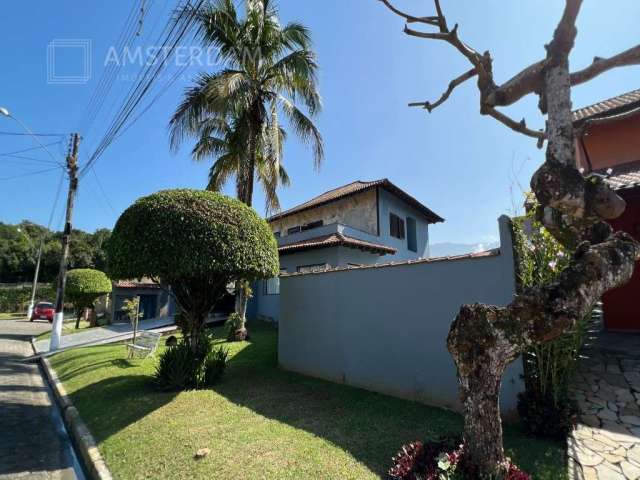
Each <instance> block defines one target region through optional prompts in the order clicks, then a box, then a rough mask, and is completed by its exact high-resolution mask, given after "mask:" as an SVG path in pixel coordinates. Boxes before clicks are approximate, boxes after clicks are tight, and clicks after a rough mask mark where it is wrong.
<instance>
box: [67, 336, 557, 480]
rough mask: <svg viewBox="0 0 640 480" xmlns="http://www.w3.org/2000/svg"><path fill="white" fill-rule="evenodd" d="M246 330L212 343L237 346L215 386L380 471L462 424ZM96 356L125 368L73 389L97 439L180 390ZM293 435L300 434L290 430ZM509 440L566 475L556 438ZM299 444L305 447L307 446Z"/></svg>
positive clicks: (548, 473) (528, 457) (101, 364)
mask: <svg viewBox="0 0 640 480" xmlns="http://www.w3.org/2000/svg"><path fill="white" fill-rule="evenodd" d="M250 331H251V333H252V338H251V342H250V343H247V344H225V343H224V342H222V341H218V342H217V343H218V344H222V345H224V346H225V347H229V348H231V349H232V350H234V351H236V353H235V354H234V355H233V356H232V357H231V359H230V361H229V365H228V368H227V371H226V372H225V375H224V377H223V378H222V380H221V381H220V383H218V384H217V385H216V386H215V387H214V388H212V390H213V391H214V392H216V393H217V394H219V395H221V396H223V397H224V398H226V399H227V400H229V401H230V402H232V403H234V404H236V405H239V406H242V407H246V408H248V409H250V410H251V411H253V412H255V413H256V414H258V415H261V416H263V417H266V418H269V419H271V420H275V421H277V422H279V423H282V424H286V425H288V426H290V427H293V428H295V429H299V430H302V431H305V432H309V433H311V434H313V435H314V436H316V437H319V438H322V439H325V440H326V441H327V442H328V443H329V444H332V445H335V446H337V447H339V448H340V449H342V450H344V451H345V452H348V453H349V454H350V455H352V456H353V457H354V458H355V459H357V460H358V461H359V462H361V463H362V464H363V465H365V466H366V467H367V468H368V469H369V470H371V471H372V472H375V473H376V474H377V475H380V476H381V477H384V476H385V474H386V472H387V470H388V468H389V467H390V462H391V457H392V456H393V455H394V454H395V453H397V451H398V450H399V449H400V447H401V446H402V445H403V444H405V443H409V442H412V441H415V440H425V439H428V438H430V437H433V436H438V435H443V434H447V433H459V432H460V431H461V428H462V418H461V417H460V416H459V415H457V414H455V413H453V412H448V411H445V410H442V409H439V408H434V407H429V406H426V405H423V404H419V403H416V402H411V401H406V400H401V399H398V398H394V397H389V396H385V395H381V394H377V393H373V392H368V391H365V390H362V389H358V388H353V387H348V386H345V385H339V384H335V383H331V382H327V381H324V380H319V379H315V378H311V377H307V376H304V375H300V374H296V373H292V372H287V371H284V370H282V369H280V368H279V367H278V363H277V351H276V345H277V331H275V329H273V328H272V327H266V326H260V327H256V326H250ZM80 354H82V352H80ZM94 354H95V353H94ZM77 358H79V357H76V359H77ZM94 360H95V361H96V363H95V364H93V365H83V366H82V367H80V368H82V369H85V370H83V372H84V373H87V374H91V369H94V370H95V369H99V368H108V367H109V365H108V364H111V366H112V367H117V368H119V369H120V368H123V370H121V371H120V372H119V373H116V372H114V374H113V375H111V376H110V377H109V378H103V377H104V375H102V376H99V378H102V379H100V380H98V381H96V382H94V383H90V384H88V385H86V386H84V387H82V388H81V389H79V390H77V391H75V392H73V394H72V398H73V401H74V403H75V404H76V406H77V407H78V409H79V410H80V412H81V414H82V416H83V419H84V420H85V421H86V422H87V424H88V425H89V428H90V429H91V431H92V432H93V433H94V436H95V438H96V440H97V441H98V442H99V443H100V442H103V441H104V440H106V439H107V438H109V437H111V436H112V435H114V434H116V433H118V432H120V431H121V430H123V429H125V428H126V427H128V426H130V425H132V424H134V423H135V422H137V421H138V420H140V419H142V418H144V417H146V416H147V415H149V414H151V413H152V412H154V411H156V410H158V409H160V408H162V407H163V406H165V405H167V404H168V403H170V402H172V401H173V400H174V398H175V396H176V395H177V394H176V393H171V392H168V393H166V392H160V391H158V390H157V389H156V387H155V385H154V384H153V379H152V377H151V376H150V371H149V370H150V369H149V368H146V369H145V371H144V372H142V371H140V374H137V373H138V371H136V370H135V369H134V368H131V367H135V366H137V365H135V364H131V367H130V366H128V362H126V361H124V360H122V359H114V358H113V356H111V357H109V356H107V357H101V356H99V355H98V356H97V357H96V358H94ZM138 366H139V365H138ZM129 368H131V370H129ZM125 372H127V373H129V372H131V374H128V375H125V374H124V373H125ZM62 373H63V374H64V373H66V372H62ZM75 374H76V375H77V370H76V373H75ZM434 388H437V385H434ZM185 428H186V427H185ZM229 434H230V435H233V432H229ZM284 434H285V435H286V434H287V433H284ZM291 440H292V441H294V442H295V441H301V439H300V437H296V438H294V437H293V436H292V437H291ZM506 444H507V448H508V449H509V448H511V449H513V452H512V454H513V455H514V460H515V461H516V462H518V463H519V464H520V465H521V466H522V467H523V468H524V469H526V470H527V471H529V472H530V473H532V474H533V475H534V478H536V479H549V480H550V479H559V478H563V477H564V472H565V467H564V457H563V454H562V448H561V446H560V445H559V444H554V443H549V442H543V441H539V440H535V439H529V438H526V437H524V435H522V434H521V432H520V431H519V430H518V429H517V428H509V429H508V431H507V434H506ZM274 448H277V447H274ZM301 448H302V450H300V451H301V452H302V451H304V448H305V447H304V446H303V447H301ZM275 453H277V452H275ZM282 454H283V455H284V454H285V453H284V452H282Z"/></svg>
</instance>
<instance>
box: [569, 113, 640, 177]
mask: <svg viewBox="0 0 640 480" xmlns="http://www.w3.org/2000/svg"><path fill="white" fill-rule="evenodd" d="M587 154H588V157H589V160H590V161H591V169H590V168H589V165H588V162H587ZM576 156H577V160H578V165H580V166H581V167H584V169H585V170H586V171H587V172H588V171H590V170H600V169H605V168H608V167H613V166H615V165H621V164H623V163H629V162H635V161H637V160H640V114H637V115H633V116H631V117H628V118H623V119H620V120H618V121H614V122H608V123H603V124H593V125H590V126H588V127H587V130H586V132H585V134H584V135H583V136H582V140H579V141H576Z"/></svg>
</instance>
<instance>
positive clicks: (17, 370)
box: [0, 320, 84, 480]
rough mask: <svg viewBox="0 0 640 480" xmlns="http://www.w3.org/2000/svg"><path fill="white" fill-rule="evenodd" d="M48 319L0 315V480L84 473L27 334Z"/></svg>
mask: <svg viewBox="0 0 640 480" xmlns="http://www.w3.org/2000/svg"><path fill="white" fill-rule="evenodd" d="M48 328H49V324H48V322H42V323H40V322H34V323H31V322H28V321H26V320H0V480H6V479H17V478H20V479H61V480H66V479H77V478H80V479H82V478H84V476H83V474H82V472H81V471H80V468H79V466H78V463H77V459H76V457H75V454H74V452H73V449H72V447H71V443H70V440H69V437H68V436H67V434H66V431H65V430H64V427H63V425H62V422H61V419H60V416H59V412H58V409H57V407H55V405H54V404H53V403H52V399H51V396H50V395H49V391H48V389H47V386H46V383H45V382H44V380H43V378H42V374H41V372H40V368H39V366H38V365H37V364H36V363H31V362H30V361H28V359H29V357H31V356H32V355H33V350H32V348H31V345H30V342H29V341H30V339H31V337H32V336H33V335H38V334H39V333H41V332H43V331H45V330H47V329H48Z"/></svg>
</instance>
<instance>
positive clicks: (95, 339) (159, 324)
mask: <svg viewBox="0 0 640 480" xmlns="http://www.w3.org/2000/svg"><path fill="white" fill-rule="evenodd" d="M175 329H176V326H175V324H174V323H173V317H165V318H154V319H149V320H143V321H140V322H139V324H138V330H153V331H158V332H166V331H171V330H175ZM132 336H133V327H132V325H131V324H130V323H128V322H127V323H114V324H112V325H105V326H104V327H96V328H90V329H87V330H84V331H80V332H78V333H72V334H67V335H63V336H62V338H61V341H60V350H64V349H67V348H74V347H82V346H85V345H100V344H103V343H115V342H122V341H124V340H128V339H130V338H131V337H132ZM49 341H50V340H49V339H48V338H47V339H45V340H39V341H37V342H35V344H34V345H35V348H36V351H37V352H38V353H46V352H48V351H49Z"/></svg>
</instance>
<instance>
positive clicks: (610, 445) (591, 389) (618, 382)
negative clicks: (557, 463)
mask: <svg viewBox="0 0 640 480" xmlns="http://www.w3.org/2000/svg"><path fill="white" fill-rule="evenodd" d="M573 393H574V395H575V398H576V399H577V401H578V403H579V405H580V409H581V410H582V415H581V416H580V423H579V425H578V427H577V428H576V430H574V432H573V434H572V436H571V437H570V439H569V445H568V446H569V452H568V453H569V459H570V467H571V471H572V473H573V475H572V478H574V479H585V480H637V479H639V478H640V334H632V333H628V334H616V333H608V332H600V333H598V334H597V337H596V338H595V339H594V341H593V343H592V344H591V345H589V346H588V347H587V348H586V349H585V351H584V357H583V358H582V361H581V362H580V365H579V370H578V373H577V378H576V382H575V385H574V387H573Z"/></svg>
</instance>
